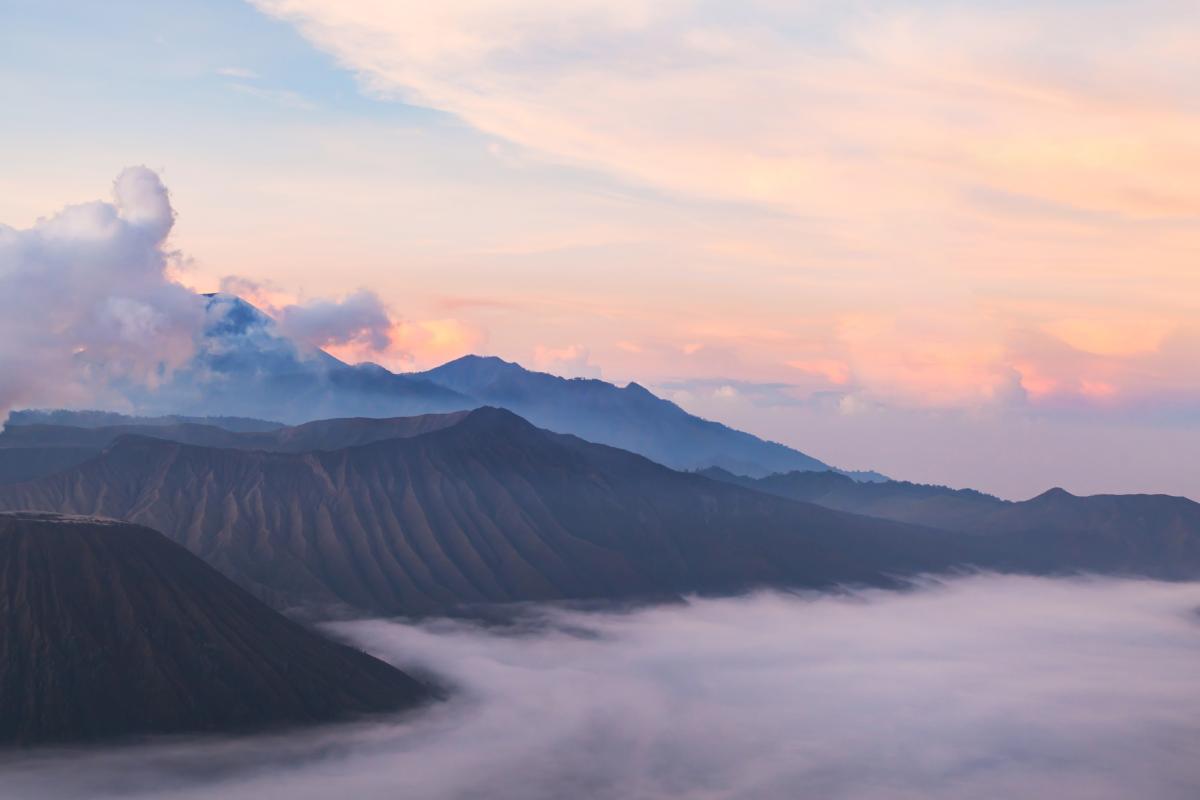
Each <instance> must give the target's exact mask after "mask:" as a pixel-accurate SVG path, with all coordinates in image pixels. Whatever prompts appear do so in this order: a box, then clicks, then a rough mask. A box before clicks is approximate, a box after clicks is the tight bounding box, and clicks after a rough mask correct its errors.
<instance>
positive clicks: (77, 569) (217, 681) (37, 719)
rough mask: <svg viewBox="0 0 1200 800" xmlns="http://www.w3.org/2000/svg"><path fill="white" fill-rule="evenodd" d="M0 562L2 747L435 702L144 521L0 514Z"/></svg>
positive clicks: (254, 725) (309, 718) (243, 726)
mask: <svg viewBox="0 0 1200 800" xmlns="http://www.w3.org/2000/svg"><path fill="white" fill-rule="evenodd" d="M0 562H2V563H4V565H5V569H4V571H3V574H0V605H3V606H4V608H5V609H6V614H7V617H6V624H5V625H4V626H3V627H2V628H0V663H3V664H4V665H5V667H6V669H7V672H6V678H7V679H6V680H5V681H0V707H2V708H4V709H6V713H5V714H3V715H0V743H4V744H11V743H18V744H33V743H38V742H51V741H73V740H87V739H100V738H105V737H117V736H128V735H137V734H161V733H183V732H187V731H198V732H199V731H222V730H228V731H243V730H250V729H258V728H263V727H268V726H277V725H290V724H297V723H305V722H318V721H327V720H335V719H344V718H348V717H352V716H355V715H358V714H362V713H368V712H375V711H390V710H395V709H399V708H404V707H406V706H411V705H413V704H415V703H418V702H420V701H422V700H424V699H426V698H428V697H429V696H430V695H429V691H428V690H427V689H426V687H424V686H422V685H421V684H420V683H418V682H417V681H415V680H413V679H412V678H410V677H409V676H407V675H405V674H404V673H402V672H400V671H399V670H396V669H395V668H393V667H391V666H389V665H387V664H385V663H383V662H381V661H378V660H376V659H375V658H372V657H371V656H368V655H366V654H365V653H362V652H360V651H358V650H355V649H352V648H350V647H346V646H345V645H341V644H337V643H335V642H331V641H328V640H326V639H324V638H322V637H321V636H319V635H317V634H316V633H313V632H312V631H309V630H307V629H305V628H303V627H301V626H300V625H298V624H296V623H295V622H292V621H291V620H289V619H287V618H285V617H283V616H282V615H280V614H278V613H277V612H275V611H272V610H271V609H270V608H268V607H267V606H265V605H263V603H261V602H260V601H258V600H257V599H255V598H254V597H252V596H251V595H250V594H248V593H247V592H245V591H244V590H243V589H241V588H239V587H238V586H236V585H234V584H233V583H232V582H231V581H230V580H229V579H227V578H225V577H224V576H222V575H221V574H220V573H218V572H217V571H216V570H215V569H213V568H212V567H210V566H209V565H207V564H205V563H204V562H203V561H201V560H200V559H199V558H197V557H196V556H194V555H192V554H191V553H189V552H188V551H187V550H186V549H184V548H183V547H181V546H179V545H177V544H175V543H173V542H171V541H169V540H167V538H166V537H164V536H163V535H162V534H160V533H158V532H156V531H154V530H151V529H150V528H146V527H143V526H141V525H131V524H128V523H123V522H115V521H113V520H110V519H100V518H97V517H93V516H64V515H59V514H44V513H43V514H31V513H15V514H14V513H0ZM9 709H11V710H14V711H15V712H16V713H7V710H9Z"/></svg>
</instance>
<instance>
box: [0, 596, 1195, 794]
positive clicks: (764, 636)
mask: <svg viewBox="0 0 1200 800" xmlns="http://www.w3.org/2000/svg"><path fill="white" fill-rule="evenodd" d="M1198 609H1200V587H1198V586H1197V585H1195V584H1174V583H1152V582H1142V581H1122V580H1107V579H1089V578H1079V579H1060V580H1054V579H1044V578H1022V577H1001V576H995V575H977V576H973V577H966V578H960V579H954V580H951V581H947V582H940V581H927V582H923V583H918V584H917V585H916V586H915V588H914V590H913V591H909V592H903V593H897V592H886V591H867V592H850V593H843V594H836V595H781V594H758V595H754V596H750V597H745V598H741V599H727V600H692V601H690V602H688V603H686V604H681V605H672V606H661V607H657V608H651V609H643V610H635V611H629V612H624V613H622V612H613V613H609V612H591V613H589V612H583V611H568V610H562V609H553V608H539V607H536V606H534V607H528V608H525V609H524V610H523V613H522V614H520V615H518V618H517V619H518V623H517V624H513V625H508V626H499V627H478V626H476V625H474V624H471V623H467V622H461V621H460V622H450V621H445V620H442V621H436V622H430V623H428V624H425V625H412V624H404V623H401V622H395V621H387V620H375V621H360V622H348V623H337V624H334V625H331V626H329V629H330V630H331V631H333V632H335V633H336V634H338V635H340V636H343V637H345V638H347V639H349V640H351V641H353V642H355V643H357V644H360V645H362V646H364V647H366V648H367V649H368V650H370V651H372V652H374V653H376V654H379V655H382V656H384V657H387V658H390V659H393V660H396V661H397V663H399V664H401V665H403V666H407V667H419V668H428V669H433V670H435V671H436V672H437V674H439V675H440V676H442V679H443V680H444V681H449V682H451V683H454V684H456V685H457V686H456V688H457V692H456V693H455V694H454V695H453V697H452V699H451V700H450V701H449V702H448V703H446V704H445V705H444V706H442V707H438V708H434V709H432V710H428V711H423V712H418V713H417V714H416V715H414V716H409V717H405V718H402V719H401V720H397V721H395V722H390V721H380V722H376V723H370V724H364V725H358V726H342V727H331V728H325V729H320V730H318V731H316V732H308V733H301V734H296V735H294V736H283V737H278V736H277V737H273V738H271V737H268V738H265V739H264V738H259V739H233V740H227V741H226V740H211V739H210V740H206V741H201V742H188V741H186V740H179V741H175V742H172V743H168V744H160V745H154V746H150V747H136V746H134V747H126V748H118V749H111V750H98V751H75V752H68V753H65V754H51V755H42V756H40V757H36V758H25V759H22V758H21V757H16V758H14V757H12V756H8V757H6V761H5V762H4V763H3V764H2V765H0V766H2V768H3V770H4V773H5V782H4V789H3V793H4V794H5V796H11V797H41V798H55V799H57V800H65V799H66V798H84V797H87V798H98V797H106V798H148V797H154V798H167V799H169V800H184V799H185V798H186V799H187V800H203V799H206V798H229V799H230V800H238V799H239V798H247V799H250V798H253V799H254V800H270V798H297V799H298V800H304V799H305V798H312V799H313V800H316V799H317V798H327V797H361V798H377V797H378V798H383V797H423V798H431V799H438V800H440V799H442V798H483V797H487V798H497V799H498V800H504V799H505V798H512V800H517V798H520V799H521V800H539V799H544V800H551V799H552V798H561V797H569V796H587V797H589V798H613V800H616V799H617V798H623V799H625V800H634V799H635V798H636V799H641V798H645V799H647V800H649V799H650V798H667V797H673V798H709V797H728V798H774V797H794V796H819V797H826V798H846V799H847V800H849V799H851V798H852V799H854V800H860V799H866V798H889V800H894V799H895V798H955V799H956V800H962V799H963V798H994V797H1087V798H1092V799H1093V800H1106V799H1107V798H1112V799H1113V800H1117V799H1118V798H1122V799H1123V798H1129V797H1154V798H1156V800H1170V799H1171V798H1179V799H1180V800H1190V798H1193V797H1195V796H1196V794H1197V792H1198V791H1200V772H1198V771H1197V769H1196V764H1197V763H1198V762H1200V746H1198V745H1197V742H1200V694H1198V693H1197V692H1196V691H1195V675H1196V666H1197V663H1198V661H1200V611H1198Z"/></svg>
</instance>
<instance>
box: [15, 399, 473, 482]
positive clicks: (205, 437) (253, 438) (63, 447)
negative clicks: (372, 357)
mask: <svg viewBox="0 0 1200 800" xmlns="http://www.w3.org/2000/svg"><path fill="white" fill-rule="evenodd" d="M466 413H468V412H466V411H456V412H452V413H449V414H425V415H422V416H416V417H392V418H387V419H371V418H362V417H356V418H350V419H327V420H317V421H316V422H306V423H304V424H303V425H295V426H286V425H278V424H275V425H272V426H270V427H266V428H264V429H260V430H244V429H243V430H229V429H227V428H223V427H218V426H217V425H201V424H197V423H194V422H180V423H173V424H172V423H169V422H164V421H163V420H169V419H171V418H167V417H163V418H158V419H153V420H150V421H148V422H143V423H137V422H130V423H129V424H123V425H110V426H107V427H101V426H97V427H77V426H71V425H44V424H26V425H13V424H11V423H10V424H9V425H8V426H6V427H5V429H4V431H3V432H0V485H2V484H7V483H20V482H23V481H29V480H34V479H36V478H41V477H45V476H47V475H53V474H54V473H56V472H61V471H63V470H64V469H68V468H69V467H73V466H75V465H76V464H82V463H83V462H84V461H87V460H88V459H91V458H94V457H95V456H97V455H99V454H100V453H101V452H103V451H104V449H105V448H107V447H108V446H109V445H111V444H112V443H113V442H115V441H116V440H117V439H119V438H121V437H122V436H128V435H131V434H132V435H139V436H150V437H153V438H156V439H166V440H168V441H172V442H180V443H182V444H194V445H200V446H202V447H227V448H232V449H236V450H266V451H270V452H281V453H302V452H308V451H311V450H337V449H339V448H343V447H352V446H354V445H360V444H369V443H371V442H377V441H381V440H383V439H396V438H404V437H407V436H416V435H418V434H421V433H427V432H429V431H433V430H438V429H439V428H443V427H446V426H448V425H452V424H454V423H455V422H457V421H458V420H459V419H461V418H462V416H463V415H464V414H466ZM54 418H56V419H62V418H65V419H71V416H70V415H69V414H68V415H59V414H56V415H54ZM126 419H130V420H134V419H136V418H132V417H127V418H126ZM217 421H219V420H217ZM264 425H268V423H264ZM242 427H246V426H242Z"/></svg>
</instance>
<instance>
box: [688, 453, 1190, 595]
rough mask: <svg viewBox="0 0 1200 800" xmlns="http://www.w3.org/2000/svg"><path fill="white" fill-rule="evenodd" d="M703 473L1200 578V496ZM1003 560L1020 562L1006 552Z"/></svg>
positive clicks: (1107, 564)
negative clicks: (1029, 493)
mask: <svg viewBox="0 0 1200 800" xmlns="http://www.w3.org/2000/svg"><path fill="white" fill-rule="evenodd" d="M701 474H703V475H705V476H707V477H709V478H712V479H714V480H720V481H724V482H727V483H733V484H736V485H739V486H743V487H745V488H749V489H753V490H756V491H761V492H763V493H766V494H771V495H775V496H778V497H786V498H789V499H792V500H798V501H801V502H807V503H815V504H817V505H821V506H825V507H826V508H830V509H836V510H840V511H845V512H848V513H854V514H865V515H869V516H874V517H878V518H881V519H887V520H893V521H897V522H906V523H910V524H914V525H923V526H928V527H932V528H939V529H942V530H947V531H962V532H963V533H964V534H968V535H970V534H974V535H989V536H1005V537H1007V538H1008V539H1009V540H1010V541H1012V542H1014V543H1023V544H1021V545H1020V546H1021V547H1023V548H1024V551H1025V552H1026V553H1027V554H1029V555H1032V556H1034V557H1031V558H1029V559H1027V560H1026V561H1025V564H1024V566H1026V567H1029V568H1036V569H1052V568H1053V567H1054V565H1055V564H1058V565H1062V564H1073V565H1075V567H1076V568H1077V569H1094V570H1099V571H1116V572H1121V571H1128V572H1133V573H1141V574H1152V575H1155V576H1157V577H1168V578H1195V577H1200V503H1196V502H1194V501H1192V500H1189V499H1188V498H1186V497H1173V496H1170V495H1147V494H1142V495H1137V494H1133V495H1094V496H1091V497H1078V496H1076V495H1073V494H1071V493H1070V492H1067V491H1065V490H1063V489H1060V488H1055V489H1050V490H1049V491H1046V492H1043V493H1042V494H1040V495H1038V496H1037V497H1034V498H1032V499H1030V500H1024V501H1020V502H1013V501H1009V500H1001V499H1000V498H997V497H993V496H991V495H988V494H983V493H982V492H977V491H974V490H972V489H950V488H947V487H944V486H928V485H922V484H914V483H906V482H902V481H888V482H886V483H871V484H864V483H856V482H854V481H851V480H849V479H847V478H845V477H843V476H841V475H836V474H834V473H830V472H825V473H819V472H793V473H789V474H779V475H771V476H768V477H766V478H759V479H754V478H746V477H743V476H737V475H733V474H731V473H729V472H726V471H724V470H719V469H709V470H705V471H703V472H702V473H701ZM997 563H998V564H999V565H1001V566H1014V565H1017V562H1015V561H1013V560H1012V559H1007V560H1005V559H1001V560H1000V561H998V562H997Z"/></svg>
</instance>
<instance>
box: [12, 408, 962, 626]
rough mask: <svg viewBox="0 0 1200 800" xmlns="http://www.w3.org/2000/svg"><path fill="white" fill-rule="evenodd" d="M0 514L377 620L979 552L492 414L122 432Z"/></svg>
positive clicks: (860, 574)
mask: <svg viewBox="0 0 1200 800" xmlns="http://www.w3.org/2000/svg"><path fill="white" fill-rule="evenodd" d="M0 508H39V509H47V510H55V511H64V512H71V513H84V514H99V515H104V516H111V517H117V518H121V519H127V520H130V521H133V522H139V523H142V524H146V525H150V526H153V527H156V528H158V529H160V530H162V531H163V532H164V533H166V534H167V535H168V536H169V537H171V538H172V539H174V540H175V541H177V542H179V543H181V544H183V545H185V546H186V547H188V548H189V549H191V550H192V551H193V552H194V553H196V554H198V555H200V556H201V557H203V558H205V559H206V560H208V561H209V562H210V563H211V564H213V565H215V566H216V567H218V568H219V569H221V570H222V571H224V572H225V573H226V574H227V575H229V576H231V577H233V578H234V579H235V580H237V581H239V582H241V583H242V584H243V585H245V586H247V587H250V588H252V589H253V590H254V591H255V592H256V593H258V594H259V595H260V596H262V597H264V598H267V599H269V600H270V601H271V602H273V603H276V604H278V605H281V606H284V605H288V604H292V603H306V602H317V603H338V604H345V605H348V606H351V607H354V608H357V609H363V610H369V611H373V612H385V613H420V612H428V611H437V610H443V609H446V608H448V607H450V606H453V605H456V604H461V603H481V602H495V601H515V600H549V599H560V598H617V597H662V596H666V595H675V594H678V593H684V592H693V591H705V592H728V591H737V590H741V589H745V588H748V587H751V586H755V585H765V584H771V585H793V586H827V585H829V584H831V583H836V582H841V581H856V582H870V583H880V582H886V581H888V580H889V575H890V574H892V573H897V572H899V573H912V572H915V571H924V570H940V569H945V568H947V567H949V566H951V565H954V564H959V563H964V562H966V561H969V560H970V559H971V556H972V553H971V552H968V551H967V550H966V549H964V548H966V547H967V545H965V544H964V537H961V536H957V535H947V534H945V533H943V532H938V531H929V530H923V529H919V528H915V527H911V526H904V525H900V524H896V523H890V522H884V521H880V520H873V519H868V518H864V517H856V516H852V515H847V514H842V513H839V512H835V511H830V510H827V509H824V508H820V507H817V506H814V505H809V504H801V503H795V502H793V501H790V500H784V499H780V498H775V497H771V496H767V495H764V494H761V493H758V492H753V491H748V490H744V489H741V488H739V487H734V486H727V485H724V484H721V483H717V482H714V481H711V480H708V479H706V478H703V477H700V476H697V475H690V474H685V473H679V472H675V471H672V470H670V469H667V468H665V467H662V466H660V465H658V464H655V463H653V462H651V461H649V460H647V459H645V458H643V457H641V456H637V455H634V454H632V453H628V452H625V451H622V450H617V449H615V448H610V447H605V446H602V445H595V444H590V443H588V442H584V441H582V440H580V439H578V438H575V437H572V436H564V435H558V434H554V433H550V432H547V431H543V430H540V429H538V428H535V427H533V426H532V425H530V424H529V423H527V422H526V421H524V420H523V419H521V418H519V417H517V416H516V415H514V414H512V413H510V412H507V411H503V410H499V409H493V408H483V409H479V410H476V411H473V412H471V413H470V414H468V415H466V416H464V417H462V418H461V419H459V420H458V421H457V422H456V423H455V424H453V425H450V426H447V427H442V428H441V429H438V430H433V431H431V432H429V433H425V434H422V435H418V436H413V437H410V438H393V439H387V440H384V441H379V442H375V443H373V444H366V445H362V446H358V447H351V448H346V449H341V450H334V451H324V452H306V453H298V454H294V453H279V452H274V453H272V452H264V451H261V450H233V449H216V448H205V447H195V446H189V445H184V444H179V443H176V442H169V441H165V440H162V439H154V438H148V437H137V436H125V437H122V438H120V439H118V440H117V441H116V442H114V443H113V444H112V446H111V447H109V448H108V449H107V450H105V452H104V453H103V454H102V455H100V456H99V457H97V458H95V459H93V460H91V461H89V462H87V463H85V464H82V465H79V466H76V467H74V468H72V469H70V470H67V471H65V472H62V473H59V474H58V475H54V476H51V477H48V478H43V479H41V480H39V481H35V482H31V483H25V484H19V485H13V486H7V487H0Z"/></svg>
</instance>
